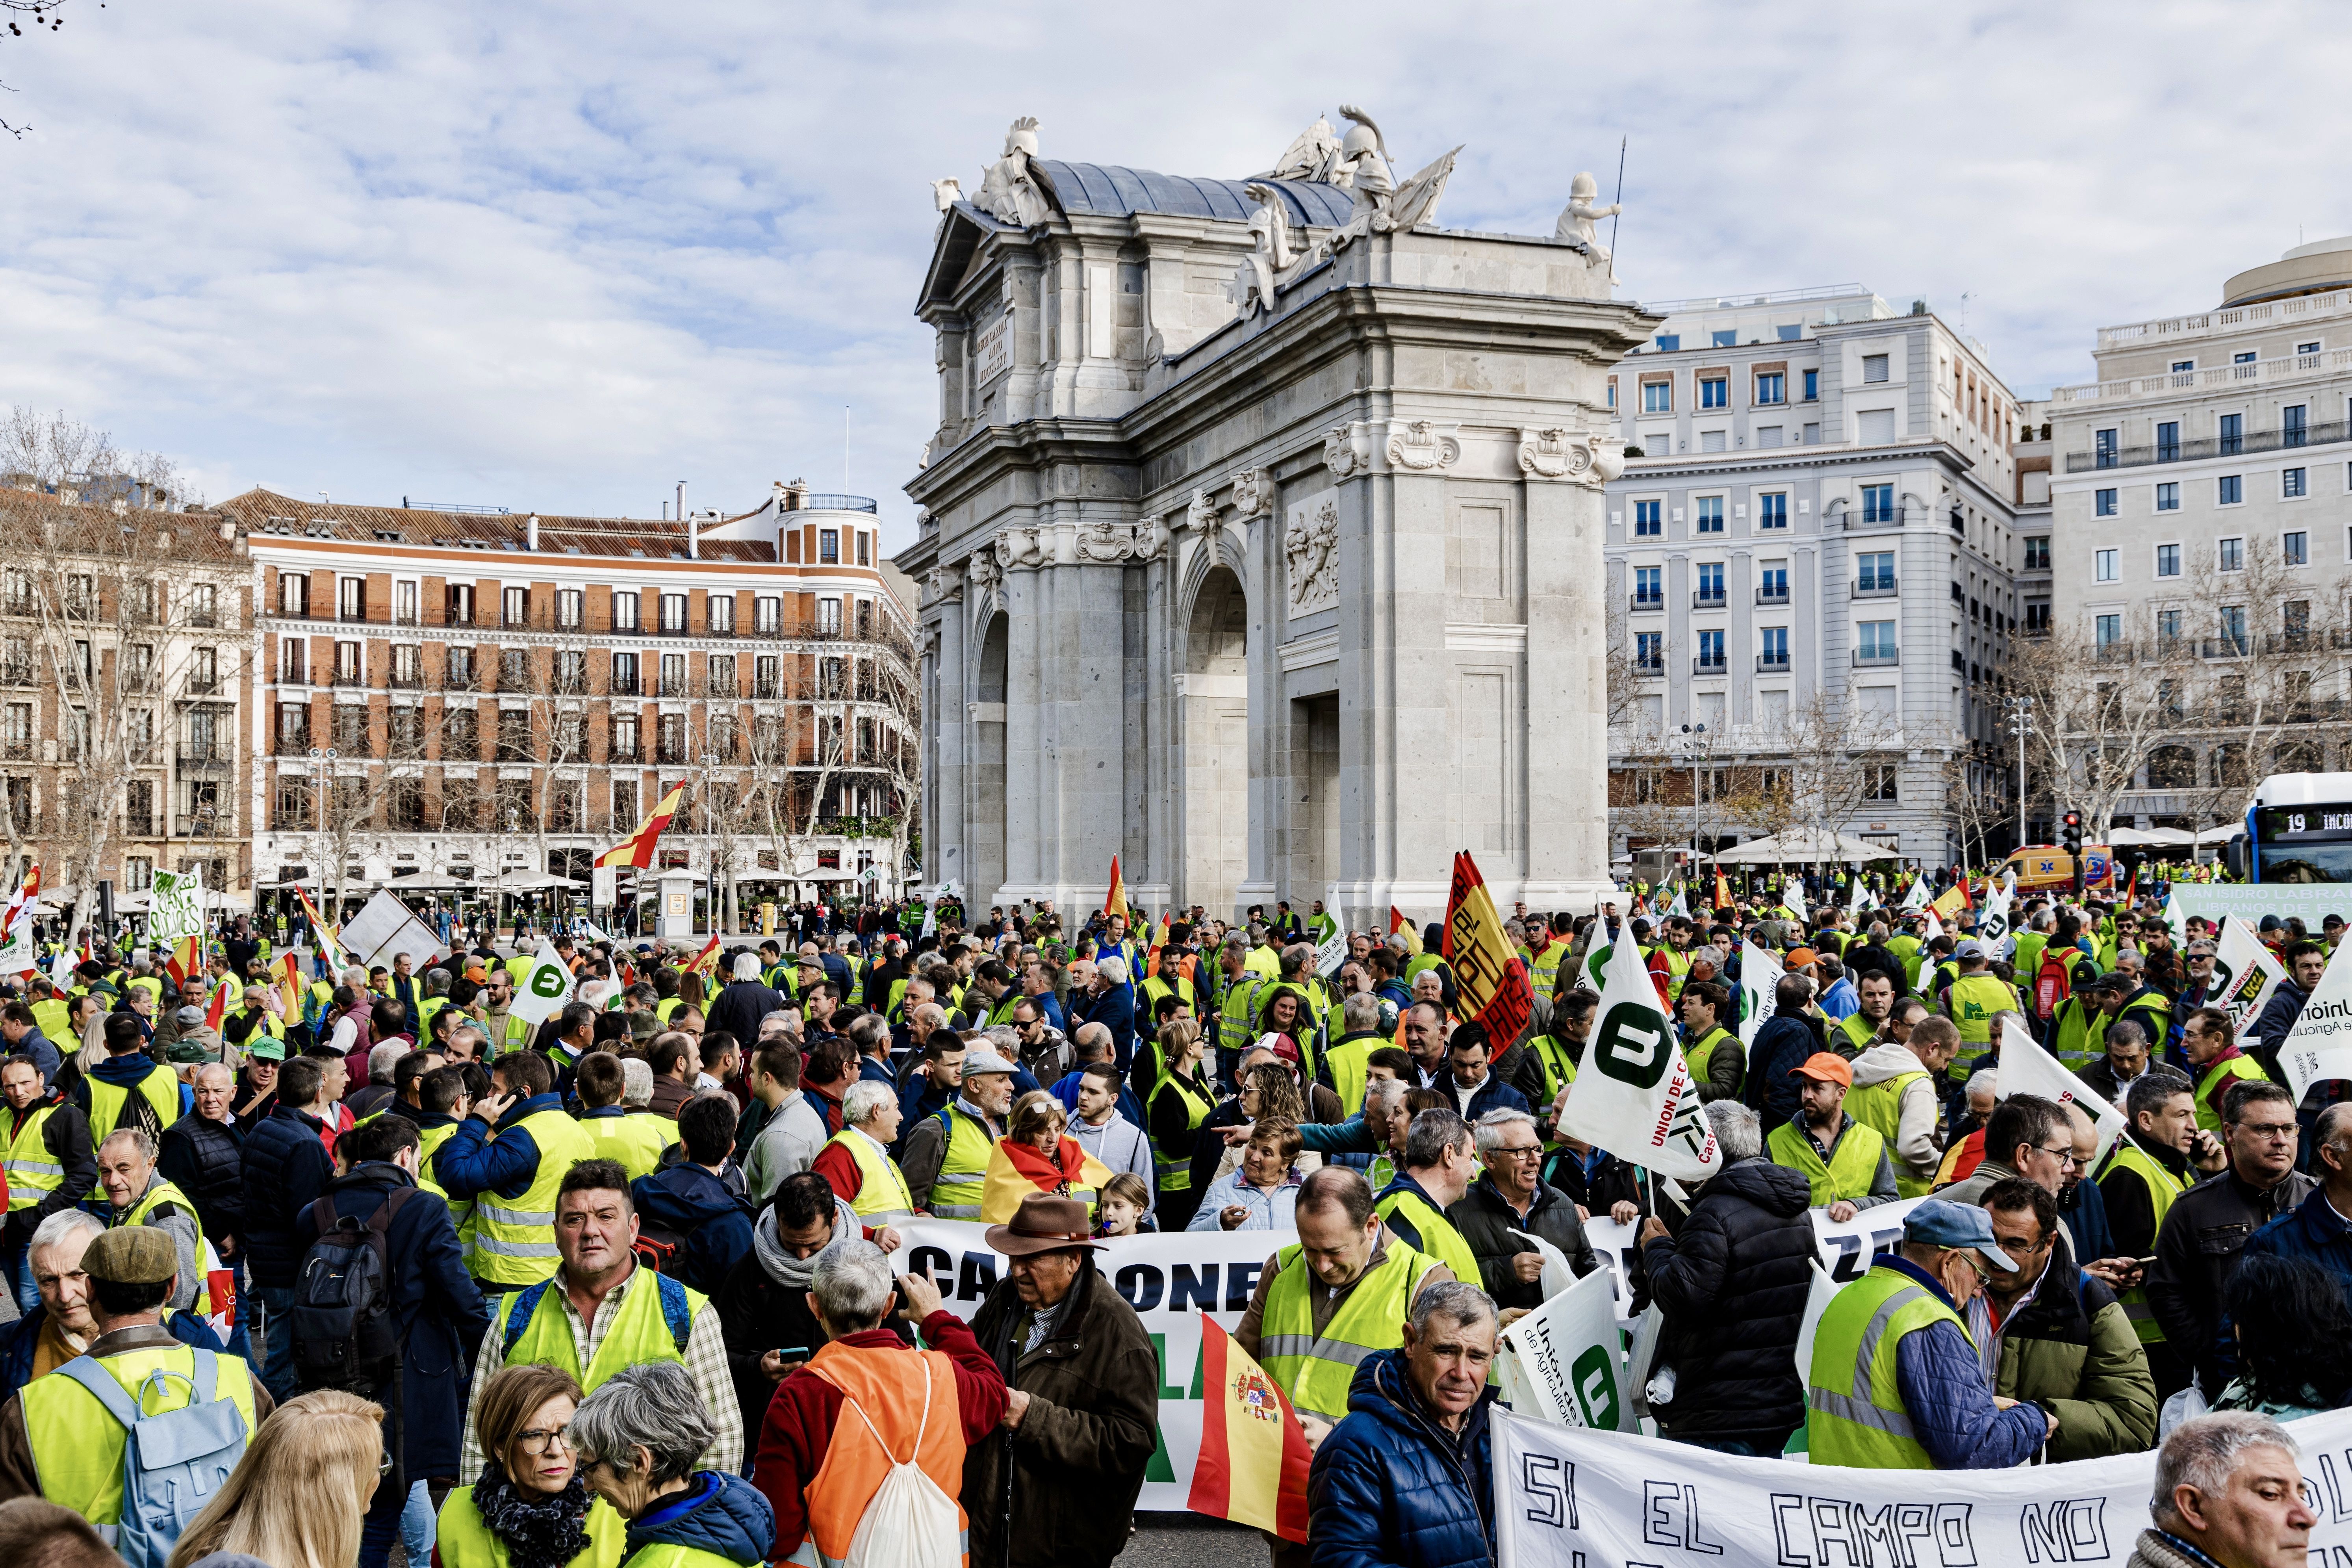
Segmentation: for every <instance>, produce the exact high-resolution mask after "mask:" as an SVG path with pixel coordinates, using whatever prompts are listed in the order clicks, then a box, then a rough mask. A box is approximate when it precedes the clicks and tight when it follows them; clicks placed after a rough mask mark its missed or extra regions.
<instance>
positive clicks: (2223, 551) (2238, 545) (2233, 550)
mask: <svg viewBox="0 0 2352 1568" xmlns="http://www.w3.org/2000/svg"><path fill="white" fill-rule="evenodd" d="M2216 553H2217V560H2216V562H2215V564H2216V566H2218V567H2219V568H2220V570H2221V571H2224V572H2242V571H2244V570H2245V569H2246V542H2245V541H2244V540H2242V539H2224V540H2222V541H2221V543H2220V546H2219V548H2218V550H2217V552H2216Z"/></svg>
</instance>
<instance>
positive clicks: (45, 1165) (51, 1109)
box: [0, 1057, 98, 1312]
mask: <svg viewBox="0 0 2352 1568" xmlns="http://www.w3.org/2000/svg"><path fill="white" fill-rule="evenodd" d="M0 1102H5V1111H6V1114H5V1116H0V1161H5V1173H6V1176H7V1179H8V1219H7V1226H6V1229H5V1232H0V1264H5V1268H6V1270H7V1283H8V1287H9V1289H11V1290H12V1291H13V1292H14V1293H15V1295H16V1310H18V1311H20V1312H29V1311H31V1310H33V1308H34V1307H35V1306H36V1305H37V1304H38V1302H39V1301H40V1299H41V1298H40V1292H39V1291H37V1289H34V1286H33V1271H32V1266H31V1258H30V1243H31V1241H32V1239H33V1232H34V1231H36V1230H37V1229H39V1228H40V1225H41V1222H42V1221H43V1220H45V1219H47V1218H48V1217H49V1215H53V1214H56V1213H58V1211H59V1210H61V1209H69V1208H71V1207H73V1206H74V1205H76V1204H79V1203H80V1202H81V1201H82V1199H83V1198H84V1197H86V1196H87V1195H88V1194H89V1190H90V1188H92V1187H94V1186H96V1185H97V1184H98V1157H97V1153H96V1151H94V1150H93V1149H92V1148H91V1147H90V1142H89V1118H88V1117H87V1116H85V1115H83V1114H82V1112H81V1110H80V1108H79V1107H78V1106H73V1105H68V1104H66V1103H65V1102H64V1100H63V1099H62V1097H60V1096H58V1095H56V1094H53V1093H51V1092H50V1091H49V1089H48V1087H47V1085H46V1084H45V1083H44V1082H43V1081H42V1079H41V1069H40V1067H39V1065H38V1064H37V1063H35V1062H33V1061H31V1060H29V1059H27V1060H18V1059H16V1058H13V1057H12V1058H9V1059H8V1060H7V1061H5V1062H0Z"/></svg>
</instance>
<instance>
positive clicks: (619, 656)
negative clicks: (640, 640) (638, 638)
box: [613, 653, 637, 697]
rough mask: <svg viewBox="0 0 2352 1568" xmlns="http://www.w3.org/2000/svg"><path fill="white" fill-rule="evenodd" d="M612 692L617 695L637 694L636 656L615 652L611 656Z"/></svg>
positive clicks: (630, 695)
mask: <svg viewBox="0 0 2352 1568" xmlns="http://www.w3.org/2000/svg"><path fill="white" fill-rule="evenodd" d="M613 693H614V695H615V696H617V697H635V695H636V694H637V656H636V655H635V654H633V653H616V654H614V656H613Z"/></svg>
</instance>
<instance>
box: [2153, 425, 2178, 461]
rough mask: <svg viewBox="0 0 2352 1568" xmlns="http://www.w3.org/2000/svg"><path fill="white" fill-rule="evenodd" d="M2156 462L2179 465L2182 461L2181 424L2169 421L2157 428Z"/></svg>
mask: <svg viewBox="0 0 2352 1568" xmlns="http://www.w3.org/2000/svg"><path fill="white" fill-rule="evenodd" d="M2156 460H2157V461H2158V462H2159V463H2177V462H2179V460H2180V422H2179V420H2177V419H2168V420H2166V421H2164V422H2163V423H2162V424H2160V425H2158V426H2157V427H2156Z"/></svg>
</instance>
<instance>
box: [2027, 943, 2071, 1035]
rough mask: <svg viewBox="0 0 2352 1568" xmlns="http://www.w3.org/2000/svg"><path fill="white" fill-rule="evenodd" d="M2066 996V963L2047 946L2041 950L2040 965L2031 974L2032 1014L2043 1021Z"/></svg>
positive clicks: (2047, 1018) (2056, 1008) (2047, 1020)
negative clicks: (2032, 974)
mask: <svg viewBox="0 0 2352 1568" xmlns="http://www.w3.org/2000/svg"><path fill="white" fill-rule="evenodd" d="M2065 997H2066V965H2065V964H2064V963H2063V962H2061V961H2060V959H2059V957H2058V955H2057V954H2056V953H2054V952H2051V951H2050V950H2049V949H2048V948H2044V949H2042V967H2041V968H2040V969H2039V970H2037V971H2036V972H2035V973H2034V976H2033V1016H2035V1017H2037V1018H2039V1019H2041V1020H2042V1022H2043V1023H2045V1024H2046V1023H2048V1022H2049V1021H2050V1018H2051V1016H2052V1015H2053V1014H2054V1013H2056V1012H2057V1011H2058V1004H2059V1003H2060V1002H2062V1001H2063V1000H2065Z"/></svg>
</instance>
